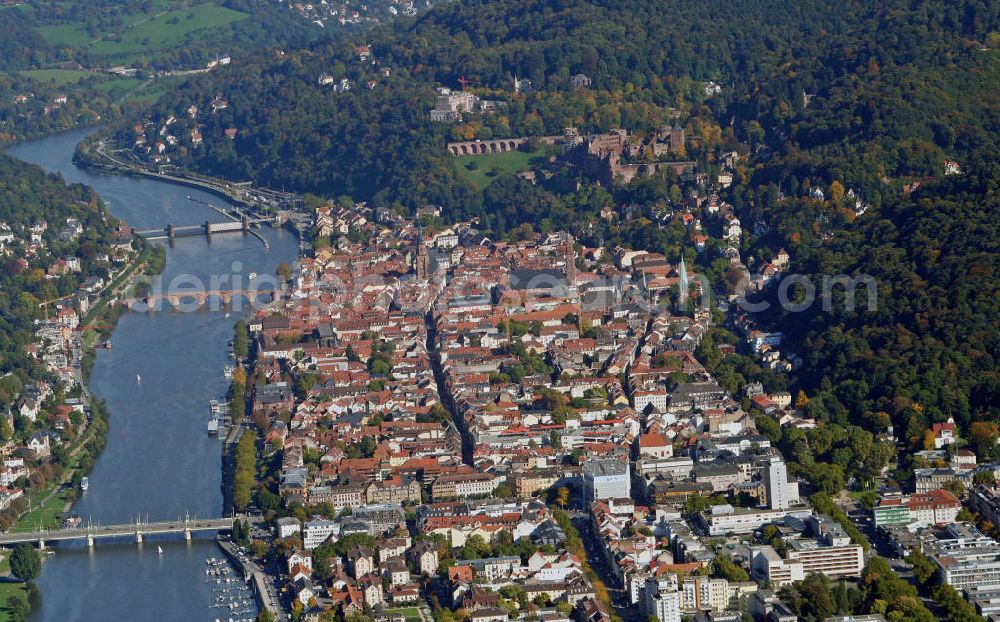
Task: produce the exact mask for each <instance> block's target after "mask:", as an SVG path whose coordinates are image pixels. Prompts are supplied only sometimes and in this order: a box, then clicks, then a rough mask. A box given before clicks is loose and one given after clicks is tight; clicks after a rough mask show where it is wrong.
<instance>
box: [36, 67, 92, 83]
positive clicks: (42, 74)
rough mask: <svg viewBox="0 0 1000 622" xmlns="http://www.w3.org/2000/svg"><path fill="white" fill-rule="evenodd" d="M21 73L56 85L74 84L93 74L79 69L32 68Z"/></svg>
mask: <svg viewBox="0 0 1000 622" xmlns="http://www.w3.org/2000/svg"><path fill="white" fill-rule="evenodd" d="M21 75H22V76H24V77H25V78H31V79H32V80H35V81H37V82H55V83H56V84H58V85H63V84H75V83H77V82H79V81H80V80H83V79H84V78H89V77H91V76H93V75H94V74H93V73H91V72H89V71H82V70H79V69H33V70H31V71H22V72H21Z"/></svg>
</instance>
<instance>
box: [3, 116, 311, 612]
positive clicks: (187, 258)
mask: <svg viewBox="0 0 1000 622" xmlns="http://www.w3.org/2000/svg"><path fill="white" fill-rule="evenodd" d="M91 131H93V130H90V129H86V130H76V131H72V132H67V133H64V134H59V135H56V136H52V137H48V138H43V139H39V140H35V141H31V142H25V143H22V144H19V145H16V146H14V147H13V148H11V149H10V150H8V153H10V154H11V155H13V156H16V157H18V158H20V159H22V160H24V161H26V162H30V163H34V164H38V165H40V166H41V167H42V168H44V169H45V170H46V171H49V172H53V173H59V174H61V175H62V176H63V178H64V179H65V180H66V181H67V182H79V183H83V184H87V185H89V186H91V187H93V188H94V189H95V190H96V191H97V192H98V193H99V194H100V196H101V198H102V199H103V200H104V201H105V202H106V203H107V204H108V207H109V210H110V212H111V213H112V214H113V215H114V216H116V217H118V218H121V219H123V220H125V221H126V222H128V223H129V224H130V225H131V226H133V227H135V228H136V229H152V228H158V227H163V226H165V225H166V224H167V223H171V224H174V225H193V224H198V223H203V222H204V221H205V220H209V221H212V222H220V221H223V220H225V217H224V216H222V215H221V214H219V213H218V212H216V211H214V210H212V209H211V208H209V207H206V206H205V205H203V204H201V203H198V202H195V201H189V200H188V196H191V197H192V198H194V199H197V200H200V201H204V202H208V203H213V204H215V205H223V204H225V201H224V200H223V199H221V198H220V197H218V196H215V195H212V194H209V193H205V192H202V191H199V190H195V189H193V188H187V187H183V186H178V185H174V184H169V183H164V182H159V181H156V180H154V179H148V178H137V177H128V176H122V175H109V174H103V173H96V172H92V171H88V170H83V169H78V168H76V167H75V166H74V165H73V163H72V158H73V152H74V149H75V146H76V144H77V143H78V142H80V141H81V140H82V139H83V138H84V137H85V136H86V135H87V134H88V133H89V132H91ZM261 234H262V235H263V236H264V237H265V238H267V240H268V242H269V243H270V249H267V250H266V249H265V248H264V246H263V244H262V243H261V242H260V240H257V239H256V238H254V237H251V236H245V235H243V234H240V233H230V234H218V235H215V236H213V237H212V239H211V240H208V239H207V238H205V237H203V236H200V237H187V238H178V239H177V240H176V241H175V242H174V244H173V245H171V246H168V249H167V262H166V267H165V269H164V273H163V275H162V277H161V279H162V282H163V283H164V284H165V285H166V284H169V283H170V282H171V281H173V280H174V279H176V278H177V277H179V276H181V275H194V276H195V277H197V278H198V279H201V280H203V281H204V282H205V283H208V282H209V278H210V277H211V276H212V275H213V274H242V275H243V278H244V279H245V278H246V275H247V273H248V272H249V271H254V272H258V273H259V274H262V275H263V274H273V273H274V270H275V268H276V267H277V265H278V264H279V263H281V262H283V261H289V262H290V261H293V260H294V259H295V258H296V255H297V249H298V241H297V239H296V237H295V236H294V235H293V234H292V233H290V232H288V231H285V230H283V229H273V230H272V229H268V228H266V227H265V228H264V229H262V230H261ZM164 243H165V242H164ZM164 289H166V286H165V287H164ZM235 319H236V318H235V315H234V316H233V317H230V318H226V317H225V316H224V314H223V313H222V312H221V311H212V310H199V311H191V312H185V313H182V312H169V311H160V312H156V313H137V312H130V313H126V314H124V315H123V316H122V317H121V319H120V320H119V321H118V324H117V325H116V327H115V329H114V331H113V333H112V336H111V343H112V346H113V347H112V349H110V350H99V351H98V353H97V360H96V362H95V364H94V368H93V371H92V373H91V378H90V388H91V390H92V391H93V393H94V395H95V396H96V397H97V398H98V399H101V400H104V401H106V402H107V405H108V409H109V411H110V432H109V434H108V443H107V447H106V448H105V449H104V451H103V452H102V454H101V456H100V457H99V459H98V460H97V462H96V465H95V467H94V470H93V471H92V472H91V474H90V490H89V491H88V492H87V493H85V494H84V496H83V498H82V499H81V500H80V501H78V502H77V503H76V504H75V506H74V509H73V511H74V512H76V513H78V514H79V515H80V516H81V517H82V518H83V520H84V522H86V521H88V520H92V521H93V522H95V523H96V522H100V523H104V524H110V523H124V522H129V521H130V520H134V519H135V517H136V516H137V515H141V517H142V520H147V518H148V519H149V520H166V519H171V518H176V517H179V516H184V515H185V514H186V513H188V514H190V515H192V516H200V517H207V516H213V517H215V516H220V515H221V513H222V511H223V501H222V492H221V480H222V474H221V445H222V444H221V442H220V441H219V440H218V439H217V438H214V437H209V436H208V435H207V433H206V424H207V422H208V419H209V410H208V402H209V400H211V399H217V398H219V397H221V396H222V395H223V394H224V393H225V391H226V388H227V386H228V381H227V380H226V379H225V378H224V376H223V367H224V366H225V365H226V362H227V355H226V342H227V341H228V340H229V339H230V338H231V337H232V328H233V323H234V322H235ZM137 374H138V375H139V376H140V377H141V382H140V381H137V377H136V375H137ZM157 545H160V546H162V547H163V554H162V555H159V554H158V553H157ZM220 553H221V552H220V551H219V549H218V547H217V546H216V545H215V543H214V542H213V541H212V540H211V539H210V538H208V537H201V538H198V537H195V539H194V540H193V541H191V542H185V541H184V540H182V539H180V538H177V539H175V540H166V541H162V540H147V542H146V543H145V544H143V545H137V544H135V543H133V542H131V541H128V540H120V541H114V542H112V541H107V540H105V541H98V543H97V544H96V547H95V548H94V549H93V550H88V549H87V548H86V546H84V545H83V544H60V545H57V548H56V555H55V556H54V557H52V558H51V559H50V560H49V561H48V562H47V563H46V564H45V566H44V569H43V571H42V576H41V577H40V578H39V580H38V582H37V583H38V586H39V588H40V590H41V592H42V606H41V608H40V609H39V610H38V611H37V612H36V613H34V614H33V616H32V619H33V620H45V621H48V620H52V621H56V620H58V621H66V620H125V619H133V618H145V619H153V620H163V621H171V620H177V621H185V622H187V621H197V620H214V619H216V618H222V619H227V618H228V617H229V612H228V610H226V611H225V612H223V610H221V609H210V608H209V603H210V602H211V599H212V587H214V586H212V585H210V584H206V583H205V581H204V569H205V563H204V562H205V559H206V558H207V557H221V555H220Z"/></svg>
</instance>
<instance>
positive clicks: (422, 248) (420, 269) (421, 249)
mask: <svg viewBox="0 0 1000 622" xmlns="http://www.w3.org/2000/svg"><path fill="white" fill-rule="evenodd" d="M430 263H431V258H430V255H428V254H427V246H426V245H425V244H424V240H423V238H421V239H419V240H417V278H418V279H419V280H421V281H426V280H427V275H428V274H429V273H430Z"/></svg>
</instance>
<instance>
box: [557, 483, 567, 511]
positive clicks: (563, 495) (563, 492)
mask: <svg viewBox="0 0 1000 622" xmlns="http://www.w3.org/2000/svg"><path fill="white" fill-rule="evenodd" d="M556 503H558V504H559V507H561V508H565V507H566V506H567V505H569V488H567V487H566V486H560V487H559V490H557V491H556Z"/></svg>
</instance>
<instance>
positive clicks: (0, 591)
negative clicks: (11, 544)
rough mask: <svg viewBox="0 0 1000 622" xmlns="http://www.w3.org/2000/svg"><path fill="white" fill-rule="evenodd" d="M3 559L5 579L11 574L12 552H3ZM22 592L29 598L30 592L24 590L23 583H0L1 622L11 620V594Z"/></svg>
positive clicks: (0, 570)
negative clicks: (9, 607)
mask: <svg viewBox="0 0 1000 622" xmlns="http://www.w3.org/2000/svg"><path fill="white" fill-rule="evenodd" d="M0 555H2V559H0V575H3V576H4V577H6V576H8V575H9V574H10V551H3V552H2V553H0ZM17 592H20V593H21V594H23V595H24V596H25V598H27V596H28V591H27V590H26V589H24V584H23V583H15V582H6V581H2V582H0V622H7V621H8V620H10V619H11V616H10V610H9V609H7V599H8V598H10V595H11V594H14V593H17Z"/></svg>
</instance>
